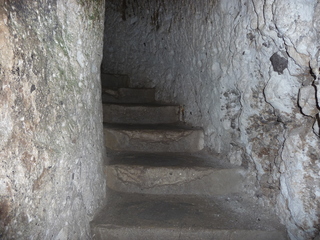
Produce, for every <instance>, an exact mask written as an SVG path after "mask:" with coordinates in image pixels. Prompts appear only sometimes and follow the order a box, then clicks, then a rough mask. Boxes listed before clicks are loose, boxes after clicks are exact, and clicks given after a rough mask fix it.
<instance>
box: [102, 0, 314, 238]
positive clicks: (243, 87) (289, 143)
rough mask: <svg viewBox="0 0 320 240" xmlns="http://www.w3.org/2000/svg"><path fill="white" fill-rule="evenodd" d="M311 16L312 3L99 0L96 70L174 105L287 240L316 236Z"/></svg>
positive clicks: (287, 0) (289, 0) (298, 0)
mask: <svg viewBox="0 0 320 240" xmlns="http://www.w3.org/2000/svg"><path fill="white" fill-rule="evenodd" d="M319 16H320V6H319V4H318V3H317V1H316V0H282V1H271V0H264V1H263V0H242V1H238V0H230V1H229V0H228V1H214V0H211V1H210V0H205V1H192V0H182V1H169V0H162V1H156V0H143V1H129V0H127V1H126V0H124V1H115V0H107V1H106V25H105V45H104V60H103V65H102V70H103V71H104V72H106V73H116V74H128V75H129V77H130V79H131V84H132V86H135V87H142V86H144V87H156V89H157V98H158V100H160V101H164V102H175V103H179V104H181V105H184V120H185V121H186V122H187V123H190V124H192V125H195V126H201V127H203V128H204V130H205V133H206V144H207V146H208V147H209V148H210V149H212V150H215V151H218V152H221V153H223V154H227V155H228V159H229V160H230V161H231V162H232V163H234V164H237V165H243V166H247V167H248V169H249V170H250V171H249V172H251V174H252V176H251V177H252V178H253V179H254V180H255V187H254V188H250V189H248V191H249V193H251V194H254V196H256V197H257V198H259V199H260V201H261V203H263V204H265V205H267V206H271V208H274V206H276V211H277V213H278V215H279V216H280V218H281V219H282V221H283V223H284V224H285V225H286V226H287V229H288V232H289V236H290V238H291V239H312V238H313V237H314V236H315V235H317V234H318V233H319V216H318V214H319V203H320V201H319V199H320V198H319V195H320V184H319V183H320V182H319V180H320V176H319V174H320V172H319V171H320V161H319V156H320V148H319V146H320V141H319V137H318V136H317V134H318V135H319V127H318V122H317V121H316V115H317V114H318V107H319V106H317V101H316V98H318V99H319V100H320V94H319V93H318V92H317V91H316V90H317V88H318V82H317V81H314V80H315V78H316V77H317V76H318V74H319V73H318V68H319V66H318V52H317V51H318V46H317V44H318V42H319V39H318V36H319V32H318V31H317V29H320V17H319ZM311 70H312V71H311ZM311 72H312V74H311ZM319 100H318V102H320V101H319ZM314 123H315V124H314Z"/></svg>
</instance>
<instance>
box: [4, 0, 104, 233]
mask: <svg viewBox="0 0 320 240" xmlns="http://www.w3.org/2000/svg"><path fill="white" fill-rule="evenodd" d="M103 21H104V1H102V0H101V1H89V0H83V1H80V0H53V1H44V0H38V1H32V0H25V1H7V0H2V1H0V136H1V141H0V238H1V239H90V228H89V221H90V220H91V218H92V216H93V214H94V213H95V211H97V208H98V207H99V206H101V204H102V201H103V199H104V197H105V180H104V177H103V173H102V170H101V169H102V167H101V166H102V158H103V155H104V147H103V131H102V106H101V100H100V96H101V95H100V88H101V87H100V69H99V68H100V64H101V59H102V45H103V43H102V41H103Z"/></svg>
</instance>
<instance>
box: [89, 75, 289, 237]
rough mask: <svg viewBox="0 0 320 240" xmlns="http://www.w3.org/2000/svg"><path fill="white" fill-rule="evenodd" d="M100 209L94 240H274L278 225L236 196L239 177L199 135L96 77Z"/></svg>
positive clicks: (149, 94)
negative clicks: (102, 187) (103, 197)
mask: <svg viewBox="0 0 320 240" xmlns="http://www.w3.org/2000/svg"><path fill="white" fill-rule="evenodd" d="M102 88H103V91H102V101H103V111H104V114H103V119H104V135H105V145H106V148H107V158H106V160H105V173H106V179H107V187H108V189H107V196H108V199H107V201H106V206H105V208H104V209H102V210H101V212H99V213H98V214H97V215H96V216H95V218H94V220H93V221H92V222H91V227H92V233H93V238H94V239H99V240H102V239H103V240H114V239H118V240H135V239H136V240H147V239H148V240H152V239H157V240H162V239H163V240H175V239H190V240H191V239H192V240H194V239H204V240H207V239H208V240H209V239H221V240H224V239H226V240H282V239H287V237H286V232H285V230H284V228H283V226H282V225H281V224H280V223H279V221H278V219H277V218H276V217H275V215H273V214H272V213H271V212H269V211H268V210H267V209H263V208H262V207H261V206H260V205H258V204H257V203H256V202H254V201H253V199H250V198H249V197H247V196H246V195H245V194H244V189H245V188H246V184H247V178H246V169H244V168H242V167H239V166H233V165H231V164H229V163H228V161H226V160H225V159H220V157H219V155H217V154H213V153H210V154H208V153H207V152H206V151H205V150H204V146H205V143H204V132H203V130H202V129H201V128H197V127H188V126H185V125H184V124H182V123H181V121H180V108H179V106H177V105H168V104H160V103H157V102H156V101H155V90H154V89H135V88H129V78H128V77H127V76H125V75H109V74H103V75H102Z"/></svg>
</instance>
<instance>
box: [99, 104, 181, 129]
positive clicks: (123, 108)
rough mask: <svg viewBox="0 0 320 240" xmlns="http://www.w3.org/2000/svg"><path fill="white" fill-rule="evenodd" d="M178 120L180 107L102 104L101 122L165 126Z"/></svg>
mask: <svg viewBox="0 0 320 240" xmlns="http://www.w3.org/2000/svg"><path fill="white" fill-rule="evenodd" d="M179 120H180V107H179V106H172V105H171V106H170V105H160V104H144V105H142V104H110V103H105V104H103V122H105V123H122V124H166V123H177V122H178V121H179Z"/></svg>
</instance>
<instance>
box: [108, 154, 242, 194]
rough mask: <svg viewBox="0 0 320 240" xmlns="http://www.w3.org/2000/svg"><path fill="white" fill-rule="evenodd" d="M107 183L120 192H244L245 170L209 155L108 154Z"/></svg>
mask: <svg viewBox="0 0 320 240" xmlns="http://www.w3.org/2000/svg"><path fill="white" fill-rule="evenodd" d="M105 173H106V177H107V186H108V187H109V188H110V189H113V190H116V191H121V192H132V193H148V194H197V195H225V194H230V193H237V192H242V191H244V187H245V183H246V181H245V180H246V178H245V176H246V171H245V170H244V169H243V168H241V167H232V166H229V165H227V164H223V163H222V162H221V161H219V160H218V158H215V157H212V156H209V155H208V154H205V153H202V154H190V153H189V154H187V153H158V154H154V153H134V152H124V153H123V152H122V153H114V154H110V153H109V154H108V158H107V164H106V167H105Z"/></svg>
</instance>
